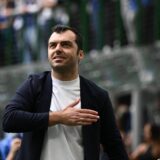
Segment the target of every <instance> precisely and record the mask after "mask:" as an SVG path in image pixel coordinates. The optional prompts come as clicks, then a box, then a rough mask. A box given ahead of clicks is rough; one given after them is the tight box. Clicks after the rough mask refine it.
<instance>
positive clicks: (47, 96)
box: [3, 25, 128, 160]
mask: <svg viewBox="0 0 160 160" xmlns="http://www.w3.org/2000/svg"><path fill="white" fill-rule="evenodd" d="M83 57H84V53H83V50H82V39H81V36H80V35H79V34H78V32H77V31H76V30H75V29H73V28H70V27H68V26H62V25H57V26H55V27H54V29H53V33H52V35H51V36H50V38H49V42H48V60H49V63H50V65H51V72H49V71H47V72H44V73H41V74H37V75H31V76H30V77H29V78H28V79H27V80H26V81H25V82H24V83H23V84H22V85H21V87H19V88H18V90H17V92H16V95H15V96H14V98H13V99H12V100H11V101H10V102H9V104H8V105H7V106H6V109H5V113H4V116H3V128H4V130H5V131H7V132H23V139H22V144H21V149H20V151H19V156H18V160H39V159H40V160H51V159H54V160H98V159H99V153H100V144H101V145H102V147H103V149H104V152H106V153H107V154H108V156H109V158H110V160H128V157H127V154H126V151H125V149H124V145H123V143H122V139H121V136H120V133H119V130H118V129H117V126H116V122H115V117H114V114H113V109H112V106H111V102H110V99H109V96H108V93H107V92H106V91H105V90H103V89H101V88H99V87H98V86H97V85H96V84H94V83H93V82H91V81H89V80H87V79H85V78H84V77H82V76H80V75H79V62H80V61H81V60H82V59H83Z"/></svg>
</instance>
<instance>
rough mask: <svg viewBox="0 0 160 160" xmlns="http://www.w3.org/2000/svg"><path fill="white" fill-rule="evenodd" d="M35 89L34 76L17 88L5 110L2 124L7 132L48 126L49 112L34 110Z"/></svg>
mask: <svg viewBox="0 0 160 160" xmlns="http://www.w3.org/2000/svg"><path fill="white" fill-rule="evenodd" d="M35 89H36V87H35V82H34V78H33V76H29V77H28V79H27V80H26V81H24V82H23V83H22V85H21V86H20V87H19V88H18V89H17V91H16V93H15V95H14V97H13V98H12V100H11V101H10V102H9V103H8V105H7V106H6V107H5V110H4V114H3V122H2V125H3V130H4V131H5V132H27V131H33V130H39V129H42V128H44V127H47V126H48V118H49V113H48V112H46V113H35V112H34V107H35V100H36V98H35V94H36V92H35Z"/></svg>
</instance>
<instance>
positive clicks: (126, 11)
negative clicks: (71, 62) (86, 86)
mask: <svg viewBox="0 0 160 160" xmlns="http://www.w3.org/2000/svg"><path fill="white" fill-rule="evenodd" d="M55 24H68V25H71V26H73V27H76V28H78V30H79V31H80V32H81V33H82V34H83V36H84V50H85V52H86V53H87V54H88V55H89V56H90V57H87V59H90V58H92V59H93V58H95V55H94V53H95V51H105V52H106V53H107V54H108V51H111V50H112V49H114V48H118V49H120V50H121V49H122V48H125V47H133V46H134V47H137V48H138V47H148V46H159V41H160V0H76V1H73V0H67V1H65V0H0V67H5V66H12V65H15V64H31V63H32V62H38V61H40V62H42V61H45V60H47V42H48V37H49V35H50V33H51V28H52V26H53V25H55ZM158 52H159V51H158ZM91 54H93V55H91ZM146 55H147V54H146ZM153 55H157V57H158V54H153ZM92 59H90V60H89V62H90V61H92ZM122 62H123V61H122ZM107 63H109V62H106V64H107ZM90 64H91V63H90ZM101 65H103V64H101ZM84 66H85V65H84ZM84 66H83V67H84ZM108 66H109V65H108ZM111 66H116V64H111ZM111 68H113V67H111ZM91 69H93V68H91ZM104 69H105V68H104ZM156 73H158V72H156ZM87 74H89V73H88V68H87ZM121 74H122V73H121ZM157 76H158V75H157ZM117 78H118V77H117ZM124 78H125V77H124ZM119 79H120V77H119ZM112 80H113V79H112ZM127 80H128V79H127ZM157 82H158V81H157ZM158 86H159V85H158ZM153 88H154V87H153ZM156 89H157V90H159V89H158V88H156ZM157 90H156V91H157ZM152 91H153V90H152ZM153 93H156V94H155V95H156V96H154V97H151V96H150V93H147V92H146V90H143V95H144V96H142V100H141V101H143V102H145V101H146V103H142V105H146V106H147V107H148V108H149V109H148V110H149V111H150V112H151V113H150V114H149V115H148V112H147V111H146V110H145V109H146V108H145V107H142V108H143V109H144V110H143V118H142V119H141V120H142V121H143V122H141V123H142V124H143V125H142V126H141V127H142V128H141V129H140V130H141V131H142V132H141V133H140V137H139V139H140V140H139V145H138V146H136V148H135V147H133V142H134V141H135V140H134V139H133V136H132V126H131V125H132V122H131V121H132V120H133V117H132V113H131V112H132V110H131V107H130V106H131V105H132V104H131V103H132V100H131V97H130V96H131V95H129V97H128V95H127V97H125V96H122V97H121V96H120V98H119V99H118V98H117V101H116V103H115V106H116V107H115V113H116V118H117V124H118V126H119V128H120V130H121V133H122V137H123V140H124V143H125V145H126V149H127V151H128V154H129V156H130V159H131V160H157V159H158V158H160V94H159V92H158V93H157V92H155V91H153ZM124 99H125V100H124ZM126 99H127V102H126ZM128 100H129V101H128ZM149 100H152V102H154V103H151V102H150V103H149V104H147V102H148V101H149ZM153 106H154V107H153ZM142 108H141V110H142ZM151 108H152V109H151ZM139 111H140V110H139ZM139 111H138V112H139ZM150 115H154V118H153V116H151V118H150V117H149V116H150ZM2 137H3V138H2ZM20 138H21V135H19V134H18V135H17V134H7V133H4V134H3V135H2V136H1V141H0V154H1V156H0V157H1V158H0V160H5V159H7V158H6V157H7V156H9V158H10V154H11V155H12V154H14V153H16V151H17V150H18V148H19V145H20ZM15 139H16V140H15ZM10 152H11V153H10ZM9 158H8V159H7V160H11V159H9ZM101 159H102V160H106V159H107V158H106V157H103V155H102V157H101Z"/></svg>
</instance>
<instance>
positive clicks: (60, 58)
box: [52, 56, 65, 62]
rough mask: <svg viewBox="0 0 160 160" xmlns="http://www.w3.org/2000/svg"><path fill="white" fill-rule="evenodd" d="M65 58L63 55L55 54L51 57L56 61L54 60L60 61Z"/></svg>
mask: <svg viewBox="0 0 160 160" xmlns="http://www.w3.org/2000/svg"><path fill="white" fill-rule="evenodd" d="M64 59H65V57H63V56H55V57H53V58H52V60H54V61H56V62H61V61H63V60H64Z"/></svg>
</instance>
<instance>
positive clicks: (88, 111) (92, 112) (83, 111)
mask: <svg viewBox="0 0 160 160" xmlns="http://www.w3.org/2000/svg"><path fill="white" fill-rule="evenodd" d="M79 113H87V114H92V115H98V112H97V111H95V110H92V109H79Z"/></svg>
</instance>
